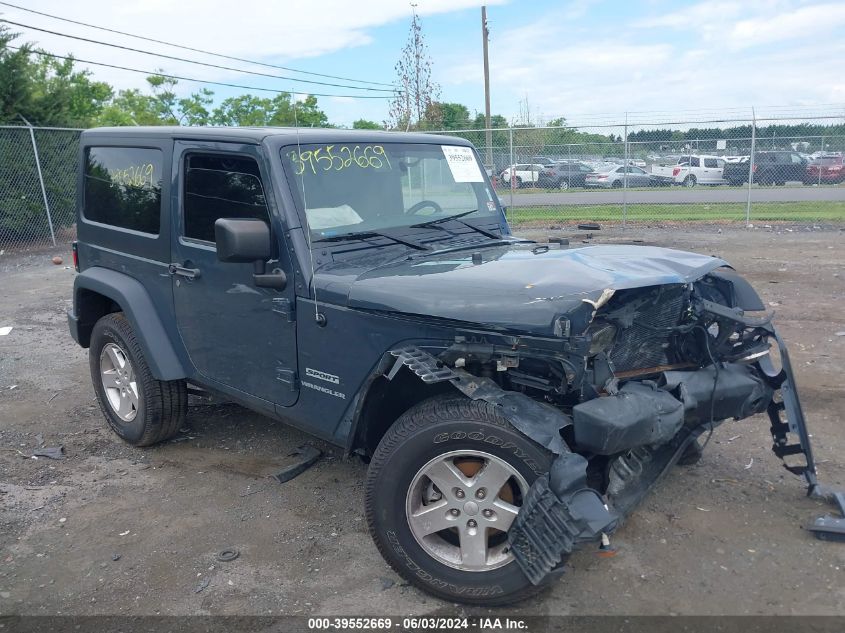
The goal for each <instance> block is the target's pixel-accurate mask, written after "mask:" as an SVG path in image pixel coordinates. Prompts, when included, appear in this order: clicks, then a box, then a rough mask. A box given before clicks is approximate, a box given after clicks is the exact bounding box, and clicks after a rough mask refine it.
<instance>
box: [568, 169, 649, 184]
mask: <svg viewBox="0 0 845 633" xmlns="http://www.w3.org/2000/svg"><path fill="white" fill-rule="evenodd" d="M626 171H627V172H628V173H627V176H628V186H629V187H648V186H649V185H651V176H650V175H649V174H648V173H647V172H646V171H645V170H643V169H640V168H639V167H634V166H633V165H628V166H627V167H625V166H624V165H611V166H609V167H605V168H604V169H602V170H601V171H594V172H590V173H589V174H587V177H586V178H585V179H584V186H585V187H606V188H613V189H618V188H620V187H623V186H624V185H625V172H626Z"/></svg>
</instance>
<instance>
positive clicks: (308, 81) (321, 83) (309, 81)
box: [0, 19, 393, 92]
mask: <svg viewBox="0 0 845 633" xmlns="http://www.w3.org/2000/svg"><path fill="white" fill-rule="evenodd" d="M0 22H4V23H6V24H13V25H14V26H20V27H23V28H25V29H32V30H34V31H41V32H42V33H49V34H50V35H58V36H59V37H67V38H70V39H72V40H79V41H81V42H88V43H89V44H98V45H101V46H110V47H112V48H119V49H121V50H124V51H130V52H132V53H141V54H142V55H150V56H152V57H162V58H164V59H171V60H173V61H177V62H185V63H188V64H196V65H197V66H205V67H207V68H216V69H218V70H228V71H232V72H236V73H244V74H247V75H257V76H259V77H270V78H272V79H284V80H286V81H296V82H299V83H305V84H315V85H318V86H330V87H332V88H350V89H352V90H366V91H368V92H393V90H388V89H387V88H367V87H359V86H350V85H348V84H335V83H329V82H325V81H315V80H314V79H296V78H294V77H284V76H282V75H271V74H269V73H260V72H257V71H254V70H241V69H240V68H232V67H231V66H220V65H219V64H209V63H207V62H200V61H196V60H193V59H185V58H184V57H176V56H175V55H166V54H165V53H153V52H150V51H145V50H142V49H140V48H132V47H131V46H122V45H120V44H111V43H109V42H101V41H99V40H92V39H89V38H87V37H80V36H78V35H69V34H68V33H60V32H59V31H51V30H50V29H42V28H40V27H37V26H30V25H29V24H21V23H20V22H13V21H12V20H4V19H0Z"/></svg>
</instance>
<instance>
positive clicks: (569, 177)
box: [566, 143, 572, 189]
mask: <svg viewBox="0 0 845 633" xmlns="http://www.w3.org/2000/svg"><path fill="white" fill-rule="evenodd" d="M566 148H567V152H568V154H569V164H568V165H567V166H566V188H567V189H572V143H569V144H568V145H567V146H566Z"/></svg>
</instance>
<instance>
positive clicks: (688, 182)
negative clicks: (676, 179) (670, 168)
mask: <svg viewBox="0 0 845 633" xmlns="http://www.w3.org/2000/svg"><path fill="white" fill-rule="evenodd" d="M697 182H698V181H697V180H696V179H695V176H687V177H686V178H684V183H683V184H684V187H689V188H690V189H692V188H693V187H695V185H696V183H697Z"/></svg>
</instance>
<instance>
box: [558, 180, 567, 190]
mask: <svg viewBox="0 0 845 633" xmlns="http://www.w3.org/2000/svg"><path fill="white" fill-rule="evenodd" d="M557 188H558V189H560V190H561V191H566V190H567V189H569V181H568V180H558V182H557Z"/></svg>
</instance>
